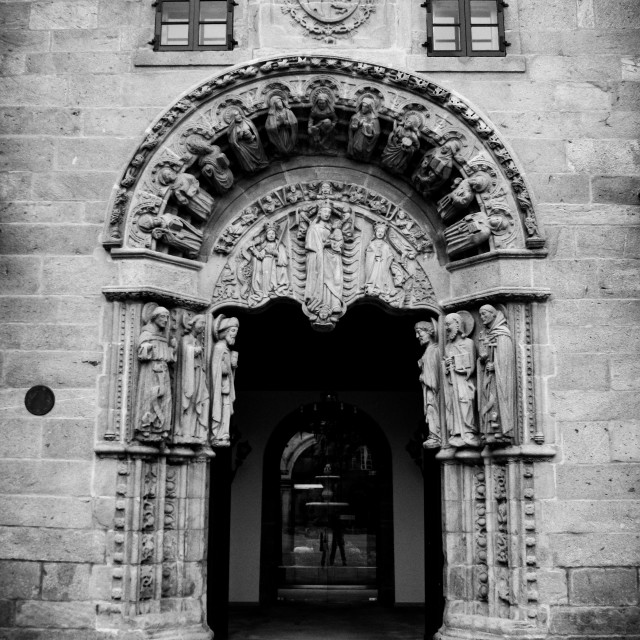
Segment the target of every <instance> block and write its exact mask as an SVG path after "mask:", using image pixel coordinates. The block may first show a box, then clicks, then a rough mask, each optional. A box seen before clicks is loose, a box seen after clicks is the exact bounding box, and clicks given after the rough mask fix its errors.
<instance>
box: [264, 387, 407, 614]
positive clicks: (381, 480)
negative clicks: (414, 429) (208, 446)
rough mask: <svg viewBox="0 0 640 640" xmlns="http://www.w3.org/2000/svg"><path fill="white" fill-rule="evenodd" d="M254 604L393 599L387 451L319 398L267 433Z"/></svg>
mask: <svg viewBox="0 0 640 640" xmlns="http://www.w3.org/2000/svg"><path fill="white" fill-rule="evenodd" d="M262 495H263V498H262V505H263V506H262V544H261V560H260V564H261V571H260V587H261V589H260V591H261V594H260V595H261V598H260V599H261V601H262V602H274V601H276V600H279V601H289V602H293V601H304V602H320V603H331V602H337V603H346V602H359V603H363V602H367V601H369V602H372V601H374V602H375V601H378V600H379V601H380V602H383V603H387V604H388V603H393V597H394V575H393V566H394V563H393V490H392V462H391V449H390V447H389V443H388V441H387V440H386V438H385V436H384V433H383V432H382V430H381V429H380V427H379V426H378V425H377V424H376V423H375V421H374V420H372V419H371V418H370V417H369V416H368V415H367V414H365V413H363V412H362V411H360V410H359V409H358V408H357V407H356V406H354V405H349V404H345V403H343V402H341V401H340V400H339V396H338V394H331V393H327V394H323V397H322V398H319V401H318V402H316V403H311V404H308V405H305V406H301V407H299V408H298V409H297V410H295V411H293V412H292V413H291V414H289V415H288V416H287V417H286V418H285V419H284V420H283V421H282V422H281V423H280V424H279V425H278V426H277V427H276V430H275V431H274V432H273V433H272V435H271V438H270V439H269V442H268V444H267V447H266V449H265V459H264V471H263V482H262Z"/></svg>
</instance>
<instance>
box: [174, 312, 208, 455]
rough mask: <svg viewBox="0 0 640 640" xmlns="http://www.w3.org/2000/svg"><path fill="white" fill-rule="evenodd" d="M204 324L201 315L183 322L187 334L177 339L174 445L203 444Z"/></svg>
mask: <svg viewBox="0 0 640 640" xmlns="http://www.w3.org/2000/svg"><path fill="white" fill-rule="evenodd" d="M206 324H207V323H206V319H205V317H204V316H203V315H196V316H193V317H192V318H190V319H187V321H186V322H185V328H186V330H187V333H185V335H184V336H183V337H182V339H181V340H180V344H179V349H178V367H177V372H176V378H177V384H176V389H177V392H176V395H177V398H176V412H175V413H176V417H175V426H174V431H173V441H174V442H175V443H176V444H191V445H193V444H196V445H203V444H205V443H206V441H207V435H208V434H207V426H208V422H209V390H208V388H207V367H206V354H205V345H204V332H205V327H206Z"/></svg>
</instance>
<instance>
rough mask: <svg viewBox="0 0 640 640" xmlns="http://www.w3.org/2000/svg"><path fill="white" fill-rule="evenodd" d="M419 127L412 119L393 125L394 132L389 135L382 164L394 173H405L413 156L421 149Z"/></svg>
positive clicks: (408, 118)
mask: <svg viewBox="0 0 640 640" xmlns="http://www.w3.org/2000/svg"><path fill="white" fill-rule="evenodd" d="M417 131H418V126H417V124H416V122H415V121H414V120H413V119H412V118H410V117H407V118H405V119H404V120H403V121H402V122H401V123H398V122H395V121H394V123H393V131H392V132H391V133H390V134H389V139H388V140H387V146H386V147H385V148H384V151H383V152H382V157H381V162H382V164H383V165H384V166H385V167H387V169H389V170H390V171H393V172H394V173H404V172H405V171H406V169H407V167H408V166H409V161H410V160H411V158H412V157H413V154H414V153H415V152H416V151H417V150H418V149H420V139H419V138H418V133H417Z"/></svg>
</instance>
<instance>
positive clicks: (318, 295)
mask: <svg viewBox="0 0 640 640" xmlns="http://www.w3.org/2000/svg"><path fill="white" fill-rule="evenodd" d="M332 213H333V209H332V205H331V203H330V202H328V201H325V202H322V203H320V204H319V205H318V214H317V216H316V217H315V218H314V219H313V220H310V219H309V218H308V217H307V216H306V214H304V213H303V212H301V214H300V215H301V217H302V218H303V220H305V221H306V224H307V225H308V226H307V229H306V234H305V245H304V248H305V251H306V254H307V273H306V285H305V292H304V301H305V305H306V307H307V309H308V310H309V311H310V312H311V313H316V314H317V315H318V316H319V317H320V319H321V320H328V319H329V318H330V317H331V315H333V314H340V313H342V291H343V266H342V251H343V247H344V234H343V231H342V225H343V224H344V223H345V222H346V219H347V218H348V216H349V212H348V211H345V214H344V216H343V217H342V218H340V219H339V220H335V221H334V222H333V223H332V221H331V216H332Z"/></svg>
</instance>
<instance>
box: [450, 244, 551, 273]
mask: <svg viewBox="0 0 640 640" xmlns="http://www.w3.org/2000/svg"><path fill="white" fill-rule="evenodd" d="M547 255H548V251H547V250H546V249H537V250H531V251H529V250H524V251H523V250H522V249H498V250H496V251H487V253H482V254H480V255H479V256H470V257H468V258H462V259H461V260H455V261H454V262H450V263H449V264H448V265H446V267H445V268H446V269H447V271H459V270H460V269H465V268H466V267H470V266H474V265H476V264H481V263H483V262H493V261H494V260H521V259H522V258H526V259H535V258H538V259H543V258H546V257H547Z"/></svg>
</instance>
